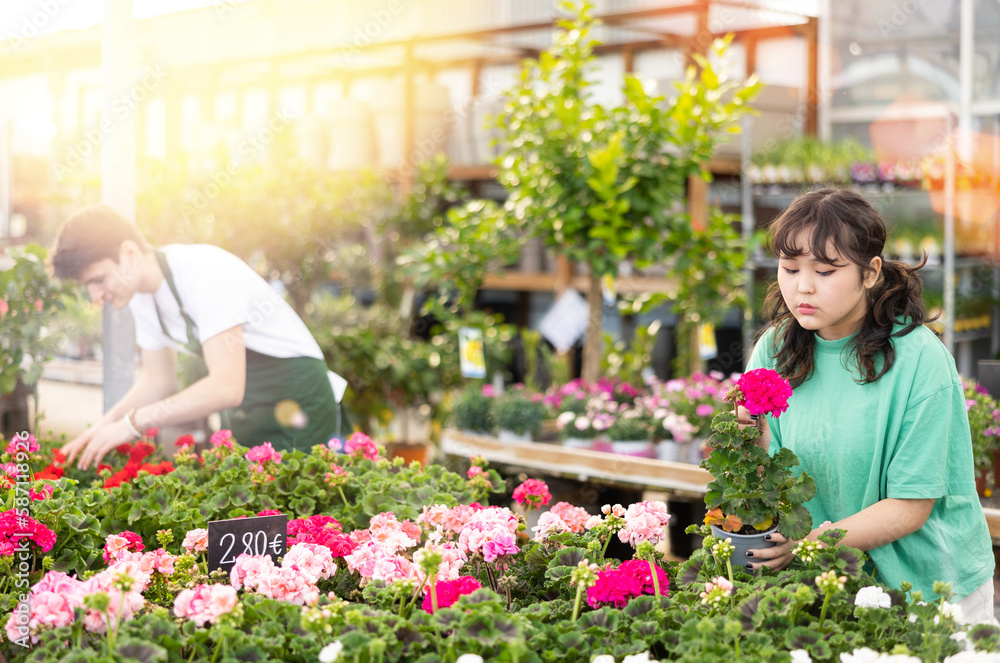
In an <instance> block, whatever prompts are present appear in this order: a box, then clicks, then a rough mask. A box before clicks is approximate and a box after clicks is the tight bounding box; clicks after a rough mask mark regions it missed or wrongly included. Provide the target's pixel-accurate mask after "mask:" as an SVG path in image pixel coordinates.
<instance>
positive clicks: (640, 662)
mask: <svg viewBox="0 0 1000 663" xmlns="http://www.w3.org/2000/svg"><path fill="white" fill-rule="evenodd" d="M622 663H660V662H659V661H657V660H656V659H655V658H650V657H649V652H648V651H644V652H642V653H641V654H630V655H628V656H626V657H625V658H623V659H622Z"/></svg>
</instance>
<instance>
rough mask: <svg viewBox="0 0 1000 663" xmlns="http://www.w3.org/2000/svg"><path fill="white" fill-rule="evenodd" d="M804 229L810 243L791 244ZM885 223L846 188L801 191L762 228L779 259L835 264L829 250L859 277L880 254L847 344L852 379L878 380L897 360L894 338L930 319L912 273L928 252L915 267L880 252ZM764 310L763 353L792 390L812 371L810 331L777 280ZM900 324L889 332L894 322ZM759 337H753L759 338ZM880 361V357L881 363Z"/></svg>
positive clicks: (812, 337)
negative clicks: (767, 334)
mask: <svg viewBox="0 0 1000 663" xmlns="http://www.w3.org/2000/svg"><path fill="white" fill-rule="evenodd" d="M803 230H805V231H808V232H809V235H808V237H809V238H810V239H809V243H810V246H806V247H801V246H797V245H796V244H795V241H796V239H797V238H798V237H799V235H800V234H801V232H802V231H803ZM885 238H886V229H885V221H883V219H882V217H881V216H880V215H879V213H878V212H876V211H875V209H874V208H873V207H872V206H871V205H870V204H868V201H866V200H865V199H864V198H863V197H862V196H861V195H859V194H857V193H855V192H854V191H851V190H849V189H829V188H827V189H819V190H816V191H810V192H809V193H805V194H803V195H801V196H799V197H798V198H796V199H795V200H794V201H792V204H791V205H789V206H788V209H786V210H785V211H784V212H783V213H782V214H781V215H780V216H778V217H777V218H776V219H775V220H774V221H772V222H771V225H770V227H769V228H768V236H767V248H768V250H769V251H770V252H771V254H772V255H773V256H775V257H777V258H779V259H781V258H786V259H787V258H795V257H798V256H801V255H803V254H805V253H806V252H809V253H811V254H812V255H813V256H814V257H815V258H816V259H817V260H820V261H822V262H825V263H831V264H833V263H835V262H836V260H835V258H834V256H833V255H831V254H830V253H828V250H832V251H834V252H835V254H834V255H836V256H837V257H839V259H841V260H847V261H849V262H851V263H853V264H854V265H857V267H858V269H859V273H858V278H859V280H861V281H862V282H863V281H864V277H865V276H866V275H868V274H870V273H871V271H872V270H871V260H872V258H874V257H875V256H878V257H880V258H882V272H881V274H880V275H879V278H878V280H877V281H876V282H875V285H874V286H872V288H871V289H870V290H869V291H868V312H867V313H866V315H865V317H864V320H863V321H862V323H861V328H860V329H859V330H858V333H857V334H856V335H855V336H854V338H853V339H852V340H851V343H850V345H848V347H847V349H848V351H849V356H850V357H852V358H853V359H855V360H856V361H857V366H858V369H859V372H860V374H861V378H860V379H859V380H858V382H859V384H869V383H872V382H875V381H877V380H878V379H879V378H881V377H882V376H883V375H885V374H886V373H887V372H888V371H889V369H891V368H892V365H893V363H894V362H895V359H896V351H895V348H894V347H893V342H892V339H893V337H899V336H905V335H906V334H909V333H910V332H911V331H913V330H914V329H916V328H917V327H918V326H920V325H922V324H924V323H925V322H927V321H928V320H929V318H928V316H927V309H926V308H925V306H924V302H923V299H922V298H921V292H922V291H923V281H922V280H921V278H920V276H919V275H918V274H917V271H918V270H920V268H922V267H923V266H924V264H925V263H926V262H927V256H926V255H924V258H923V260H921V261H920V264H918V265H916V266H910V265H907V264H906V263H904V262H901V261H898V260H886V259H885V258H884V257H883V256H882V249H883V248H884V247H885ZM764 315H765V317H766V318H767V319H768V320H769V321H770V325H769V327H774V329H775V333H774V337H773V338H772V342H771V348H770V353H771V355H772V356H774V357H775V358H776V359H777V365H776V367H777V370H778V372H779V373H780V374H781V375H782V377H784V378H785V379H787V380H788V381H789V382H790V383H791V385H792V386H793V387H797V386H799V385H800V384H802V383H803V382H805V380H806V379H807V378H809V376H810V375H811V374H812V372H813V349H814V345H815V335H814V333H813V332H812V331H810V330H808V329H804V328H803V327H802V326H800V325H799V323H798V321H797V320H796V319H795V317H794V316H793V315H792V312H791V311H789V310H788V306H787V305H786V304H785V300H784V298H783V297H782V296H781V290H780V288H779V287H778V283H777V282H775V283H773V284H771V286H770V288H769V289H768V292H767V298H766V299H765V301H764ZM897 323H898V324H901V325H903V327H902V329H900V330H899V331H897V332H896V333H893V331H892V330H893V326H894V325H895V324H897ZM758 338H759V337H758ZM880 360H881V361H880Z"/></svg>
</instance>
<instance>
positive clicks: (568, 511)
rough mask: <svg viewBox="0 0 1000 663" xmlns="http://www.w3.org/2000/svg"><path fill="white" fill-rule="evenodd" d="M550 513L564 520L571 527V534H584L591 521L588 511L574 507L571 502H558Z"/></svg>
mask: <svg viewBox="0 0 1000 663" xmlns="http://www.w3.org/2000/svg"><path fill="white" fill-rule="evenodd" d="M549 512H550V513H554V514H555V515H557V516H559V517H560V518H562V521H563V522H564V523H566V525H567V526H568V527H569V531H570V532H577V533H579V532H582V531H583V530H584V528H585V527H586V525H587V521H588V520H590V514H589V513H588V512H587V510H586V509H584V508H582V507H578V506H573V505H572V504H570V503H569V502H556V503H555V504H553V505H552V508H551V509H549Z"/></svg>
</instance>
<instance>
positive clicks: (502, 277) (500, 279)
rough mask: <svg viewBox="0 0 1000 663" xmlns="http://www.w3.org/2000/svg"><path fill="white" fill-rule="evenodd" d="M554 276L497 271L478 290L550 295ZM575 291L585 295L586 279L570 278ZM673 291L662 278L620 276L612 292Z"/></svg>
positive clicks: (668, 292) (667, 292)
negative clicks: (545, 293) (548, 293)
mask: <svg viewBox="0 0 1000 663" xmlns="http://www.w3.org/2000/svg"><path fill="white" fill-rule="evenodd" d="M556 280H557V279H556V275H555V274H549V273H547V272H542V273H531V272H518V271H509V272H498V273H495V274H487V275H486V278H485V279H483V284H482V286H480V289H481V290H513V291H523V292H554V291H555V289H556ZM570 284H571V286H572V287H573V289H575V290H579V291H581V292H586V291H587V288H588V286H589V279H588V277H586V276H574V277H573V280H572V281H571V282H570ZM674 290H676V288H675V287H674V285H673V281H670V280H668V279H666V278H656V277H650V276H623V277H619V278H617V279H615V292H617V293H619V294H625V295H636V294H641V293H657V294H670V293H671V292H673V291H674Z"/></svg>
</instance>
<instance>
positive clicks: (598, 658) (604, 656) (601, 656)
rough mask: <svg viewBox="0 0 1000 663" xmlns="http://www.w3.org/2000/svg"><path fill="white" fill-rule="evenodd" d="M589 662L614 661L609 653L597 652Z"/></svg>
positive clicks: (603, 662)
mask: <svg viewBox="0 0 1000 663" xmlns="http://www.w3.org/2000/svg"><path fill="white" fill-rule="evenodd" d="M590 663H615V657H614V656H612V655H611V654H599V655H597V656H595V657H594V660H592V661H591V662H590Z"/></svg>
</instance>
